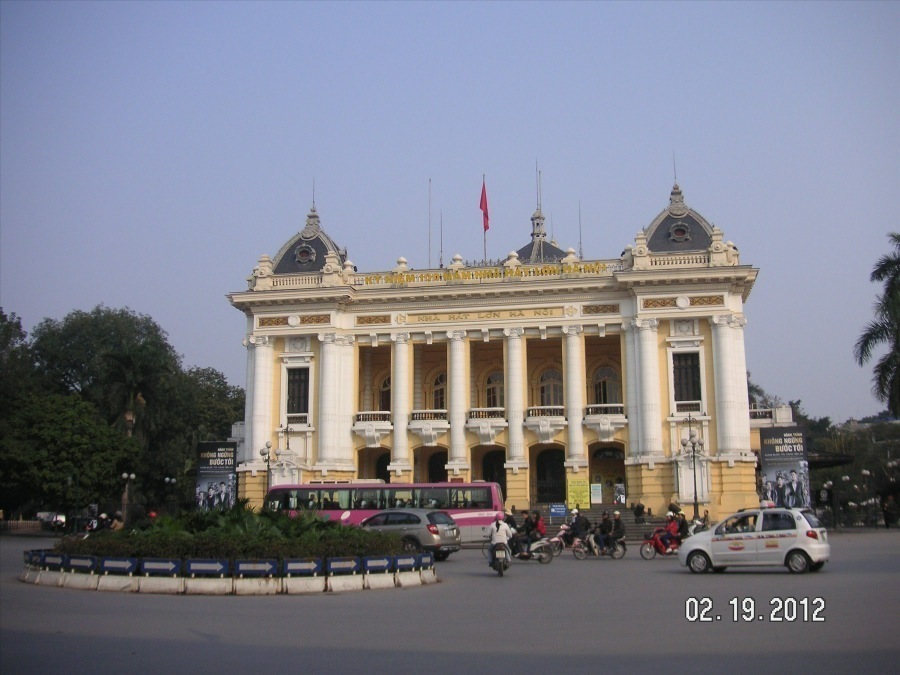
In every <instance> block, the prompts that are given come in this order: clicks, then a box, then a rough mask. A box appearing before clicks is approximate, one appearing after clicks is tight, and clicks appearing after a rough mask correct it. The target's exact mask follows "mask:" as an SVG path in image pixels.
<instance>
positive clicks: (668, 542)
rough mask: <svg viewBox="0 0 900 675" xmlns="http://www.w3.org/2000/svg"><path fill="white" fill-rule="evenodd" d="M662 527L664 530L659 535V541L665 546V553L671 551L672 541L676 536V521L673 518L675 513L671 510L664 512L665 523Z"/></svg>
mask: <svg viewBox="0 0 900 675" xmlns="http://www.w3.org/2000/svg"><path fill="white" fill-rule="evenodd" d="M663 529H664V532H663V533H662V535H661V536H660V538H659V541H660V543H661V544H662V545H663V546H665V547H666V553H671V552H672V541H673V539H676V538H677V537H678V522H677V521H676V520H675V514H674V513H672V512H671V511H669V512H668V513H666V525H665V527H664V528H663ZM676 540H677V539H676Z"/></svg>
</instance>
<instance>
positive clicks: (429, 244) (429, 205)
mask: <svg viewBox="0 0 900 675" xmlns="http://www.w3.org/2000/svg"><path fill="white" fill-rule="evenodd" d="M428 269H431V179H430V178H429V179H428Z"/></svg>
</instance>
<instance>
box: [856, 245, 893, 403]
mask: <svg viewBox="0 0 900 675" xmlns="http://www.w3.org/2000/svg"><path fill="white" fill-rule="evenodd" d="M888 238H889V239H890V241H891V246H892V247H893V250H892V251H891V252H890V253H888V254H886V255H884V256H882V257H881V258H879V259H878V261H877V262H876V263H875V267H874V269H873V270H872V274H871V275H870V277H869V278H870V280H871V281H874V282H877V283H883V284H884V291H883V292H882V294H881V295H880V296H878V299H877V300H876V302H875V317H874V319H873V320H872V321H871V322H870V323H869V324H868V325H867V326H866V328H865V330H864V331H863V333H862V335H860V336H859V339H858V340H857V341H856V345H855V346H854V349H853V353H854V356H855V357H856V361H857V363H859V365H860V366H863V365H865V364H866V363H868V361H869V360H870V359H871V358H872V357H873V356H874V353H875V350H876V349H877V348H878V347H880V346H882V345H883V346H886V347H887V352H886V353H885V354H884V355H883V356H882V357H881V358H880V359H878V361H877V363H876V364H875V369H874V375H873V378H872V380H873V386H872V391H873V393H874V394H875V396H876V397H877V398H878V400H879V401H882V402H885V403H887V406H888V410H890V412H891V414H893V415H894V416H900V234H898V233H896V232H892V233H891V234H890V235H888Z"/></svg>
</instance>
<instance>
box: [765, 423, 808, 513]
mask: <svg viewBox="0 0 900 675" xmlns="http://www.w3.org/2000/svg"><path fill="white" fill-rule="evenodd" d="M759 440H760V451H759V466H760V473H761V474H762V490H761V494H760V499H762V500H765V501H770V502H773V503H774V504H775V506H783V507H786V508H808V507H809V506H810V493H809V461H808V457H807V452H806V440H805V435H804V430H803V429H802V428H801V427H797V426H791V427H776V428H772V429H760V430H759Z"/></svg>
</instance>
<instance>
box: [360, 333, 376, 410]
mask: <svg viewBox="0 0 900 675" xmlns="http://www.w3.org/2000/svg"><path fill="white" fill-rule="evenodd" d="M362 358H363V364H362V380H363V381H362V409H363V410H375V397H374V394H373V391H372V348H371V347H368V348H367V349H363V350H362Z"/></svg>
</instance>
